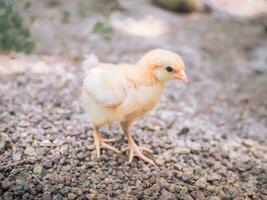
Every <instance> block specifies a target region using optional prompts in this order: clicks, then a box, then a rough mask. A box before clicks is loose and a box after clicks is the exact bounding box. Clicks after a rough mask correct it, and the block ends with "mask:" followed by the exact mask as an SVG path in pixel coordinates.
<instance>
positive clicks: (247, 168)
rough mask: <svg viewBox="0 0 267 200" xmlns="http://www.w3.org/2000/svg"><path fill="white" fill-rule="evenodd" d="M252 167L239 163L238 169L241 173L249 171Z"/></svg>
mask: <svg viewBox="0 0 267 200" xmlns="http://www.w3.org/2000/svg"><path fill="white" fill-rule="evenodd" d="M252 167H253V165H252V164H251V163H241V164H240V165H239V166H238V169H239V170H240V171H242V172H244V171H247V170H250V169H251V168H252Z"/></svg>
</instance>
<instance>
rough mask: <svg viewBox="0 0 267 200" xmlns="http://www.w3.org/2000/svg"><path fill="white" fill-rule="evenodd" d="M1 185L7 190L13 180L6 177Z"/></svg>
mask: <svg viewBox="0 0 267 200" xmlns="http://www.w3.org/2000/svg"><path fill="white" fill-rule="evenodd" d="M1 186H2V188H3V189H4V190H7V189H8V188H9V187H10V186H11V182H10V181H9V180H7V179H5V180H3V181H2V183H1Z"/></svg>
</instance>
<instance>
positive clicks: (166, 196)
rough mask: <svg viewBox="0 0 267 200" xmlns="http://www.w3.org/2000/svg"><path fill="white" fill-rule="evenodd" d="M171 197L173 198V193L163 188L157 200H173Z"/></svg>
mask: <svg viewBox="0 0 267 200" xmlns="http://www.w3.org/2000/svg"><path fill="white" fill-rule="evenodd" d="M173 199H174V195H173V194H172V193H171V192H169V191H167V190H165V189H163V190H162V191H161V195H160V196H159V200H173Z"/></svg>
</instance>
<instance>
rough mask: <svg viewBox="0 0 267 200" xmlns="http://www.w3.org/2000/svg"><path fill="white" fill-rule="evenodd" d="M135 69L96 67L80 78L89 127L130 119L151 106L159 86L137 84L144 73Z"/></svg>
mask: <svg viewBox="0 0 267 200" xmlns="http://www.w3.org/2000/svg"><path fill="white" fill-rule="evenodd" d="M136 70H137V68H135V67H134V66H132V65H118V66H114V65H107V64H99V66H98V67H97V68H94V69H92V70H91V71H89V72H88V74H87V76H86V78H85V79H84V89H83V102H84V106H85V109H86V111H87V113H88V117H89V120H90V121H91V122H92V123H93V124H95V125H104V124H109V123H112V122H113V121H119V122H120V121H129V120H134V119H135V118H137V117H139V116H140V115H142V114H144V113H145V112H146V111H148V110H150V109H151V108H153V107H154V106H155V104H156V103H157V101H158V99H159V98H160V96H161V94H162V92H163V85H162V84H160V83H155V82H154V83H153V82H150V83H149V82H138V80H139V79H140V78H141V79H142V78H143V77H142V76H144V74H140V73H138V72H137V71H136ZM135 76H136V78H137V79H136V78H135Z"/></svg>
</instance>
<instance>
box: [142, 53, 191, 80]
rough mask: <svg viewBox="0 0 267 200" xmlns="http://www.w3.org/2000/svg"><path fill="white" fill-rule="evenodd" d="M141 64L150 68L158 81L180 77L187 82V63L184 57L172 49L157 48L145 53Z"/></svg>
mask: <svg viewBox="0 0 267 200" xmlns="http://www.w3.org/2000/svg"><path fill="white" fill-rule="evenodd" d="M140 64H141V65H142V66H143V67H146V68H148V70H149V71H150V72H151V73H152V76H155V78H156V79H157V80H158V81H161V82H166V81H169V80H172V79H180V80H182V81H184V82H187V76H186V74H185V71H184V70H185V65H184V62H183V60H182V58H181V57H180V56H179V55H178V54H176V53H173V52H171V51H168V50H164V49H155V50H152V51H149V52H148V53H147V54H145V55H144V56H143V57H142V58H141V60H140Z"/></svg>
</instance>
